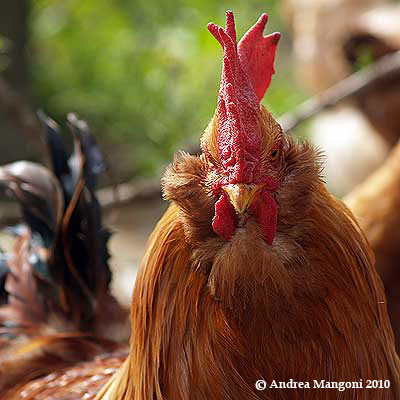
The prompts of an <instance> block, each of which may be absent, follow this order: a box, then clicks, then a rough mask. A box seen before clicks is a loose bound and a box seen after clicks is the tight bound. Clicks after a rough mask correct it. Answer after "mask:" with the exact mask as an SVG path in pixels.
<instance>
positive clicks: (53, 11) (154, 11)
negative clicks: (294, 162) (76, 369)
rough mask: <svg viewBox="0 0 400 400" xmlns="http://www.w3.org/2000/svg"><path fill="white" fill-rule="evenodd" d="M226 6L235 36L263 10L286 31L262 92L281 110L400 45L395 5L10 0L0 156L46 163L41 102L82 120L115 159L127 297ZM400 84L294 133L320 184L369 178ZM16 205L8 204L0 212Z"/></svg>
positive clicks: (203, 92) (0, 94)
mask: <svg viewBox="0 0 400 400" xmlns="http://www.w3.org/2000/svg"><path fill="white" fill-rule="evenodd" d="M227 9H233V10H234V11H235V14H236V24H237V31H238V36H239V37H241V35H242V34H243V33H244V32H245V30H246V29H247V28H248V27H250V26H251V25H252V24H253V23H254V22H255V21H256V19H257V18H258V17H259V15H260V14H261V13H262V12H265V11H266V12H268V13H269V15H270V21H269V23H268V25H267V29H268V32H274V31H280V32H282V39H281V43H280V45H279V49H278V53H277V62H276V71H277V73H276V74H275V76H274V78H273V80H272V84H271V87H270V89H269V90H268V92H267V95H266V97H265V99H264V104H265V105H266V106H267V108H268V109H269V110H270V111H272V113H273V114H274V115H275V116H276V117H278V118H279V117H281V116H282V115H284V114H286V113H290V112H294V111H296V110H298V107H299V106H300V105H301V104H302V103H303V102H304V101H306V100H307V99H310V98H312V99H313V101H314V100H315V101H316V102H317V103H318V102H320V101H321V93H325V90H327V89H328V88H330V87H332V86H334V85H336V84H337V83H338V82H341V81H342V80H343V79H345V78H346V77H348V76H350V75H351V74H353V73H357V72H359V71H362V70H363V69H364V68H368V67H369V66H370V65H372V64H373V63H374V62H376V61H378V60H380V59H381V58H383V57H385V56H388V55H390V54H395V53H396V52H397V51H398V49H399V48H400V24H399V23H398V21H400V3H399V2H398V1H382V0H285V1H278V0H269V1H253V0H248V1H246V2H240V3H239V2H236V4H232V2H228V1H218V2H215V1H205V0H202V1H195V0H192V1H185V0H170V1H169V2H160V1H152V0H135V1H132V0H131V1H127V0H115V1H112V2H111V1H106V0H96V1H94V0H86V1H79V0H35V1H32V0H18V1H11V0H3V3H2V13H1V14H0V132H1V145H0V150H1V151H0V163H1V164H5V163H8V162H11V161H14V160H17V159H29V160H33V161H38V162H42V163H45V162H46V158H45V152H44V149H43V146H42V144H41V142H40V134H37V133H38V132H37V131H38V129H37V121H36V119H35V115H34V114H33V113H34V112H35V111H36V110H38V109H41V110H44V111H45V113H47V114H48V115H50V116H51V117H52V118H53V119H54V120H56V121H57V122H58V123H59V124H60V125H61V126H62V127H63V126H64V125H65V122H64V121H65V116H66V114H67V113H68V112H71V111H73V112H76V113H78V115H79V116H80V117H82V118H84V119H85V120H87V122H88V123H89V125H90V127H91V129H92V130H93V132H95V134H96V136H97V138H98V142H99V144H100V147H101V148H102V150H103V151H104V153H105V156H106V159H107V161H108V164H109V165H110V172H109V173H108V174H106V176H105V177H104V178H103V180H102V181H101V182H100V186H101V188H102V189H101V190H100V192H99V197H100V200H101V202H102V203H103V205H105V215H106V219H107V223H108V225H110V226H111V227H112V229H113V231H114V236H113V240H112V243H111V247H112V256H113V259H112V260H113V265H114V270H115V271H117V273H116V274H115V277H114V288H115V291H116V292H117V295H118V296H119V297H120V299H121V300H122V301H123V302H124V303H126V304H127V303H129V297H130V290H131V287H132V284H133V277H134V274H135V271H136V267H137V265H138V263H139V261H140V257H141V255H142V253H143V250H144V245H145V242H146V239H147V237H148V234H149V233H150V232H151V230H152V228H153V227H154V224H155V223H156V222H157V220H158V219H159V217H160V216H161V215H162V213H163V211H164V209H165V207H166V205H165V204H164V203H163V202H162V201H161V199H160V194H159V190H158V189H157V187H158V186H157V185H158V181H159V177H160V175H161V174H162V171H163V169H164V167H165V165H166V164H167V163H168V162H169V161H170V160H171V157H172V155H173V153H174V152H175V151H176V150H178V149H196V145H197V144H198V139H199V137H200V135H201V133H202V131H203V129H204V128H205V126H206V125H207V123H208V121H209V120H210V118H211V116H212V114H213V112H214V109H215V105H216V95H217V91H218V85H219V78H220V71H221V49H220V46H219V44H218V43H217V42H216V41H215V39H214V38H213V37H212V36H211V35H210V34H209V32H208V30H207V23H208V22H210V21H213V22H216V23H218V24H221V25H223V24H224V15H225V10H227ZM345 88H346V86H345ZM339 89H340V88H339ZM399 89H400V66H399V68H397V72H396V70H395V71H394V73H391V74H389V75H388V76H387V77H386V78H385V79H383V80H382V79H381V80H380V81H379V82H378V83H375V84H372V85H371V84H370V85H369V86H368V85H367V86H366V89H365V90H362V91H359V92H356V93H355V94H354V95H353V96H347V95H343V96H342V97H343V98H340V99H339V100H338V101H335V107H330V108H329V110H326V109H325V107H324V106H323V107H320V108H322V109H323V110H322V112H318V113H317V112H316V113H315V114H316V115H315V116H314V117H313V118H312V119H307V121H305V123H303V124H299V125H298V126H297V128H296V129H295V130H293V134H296V135H299V136H305V137H307V138H308V139H310V140H312V141H313V142H314V143H315V144H316V145H317V146H319V147H321V148H322V149H323V151H324V152H325V154H326V168H325V179H326V181H327V183H328V185H329V187H330V189H331V190H332V191H333V192H334V193H335V194H336V195H338V196H343V195H345V194H346V193H348V192H349V191H351V190H352V189H353V188H354V187H355V186H356V185H357V184H359V183H360V182H362V181H363V180H364V179H365V178H366V177H367V176H368V175H369V174H370V173H371V172H372V171H374V170H375V169H376V168H377V167H378V166H379V165H381V164H382V163H383V162H384V160H385V159H386V157H387V155H388V154H389V152H390V149H391V147H393V146H394V145H395V143H396V142H397V140H398V137H399V135H400V108H399V106H400V94H399V93H400V92H399ZM342 92H343V90H342ZM342 92H340V90H339V92H338V93H339V97H341V95H340V93H342ZM344 92H346V91H344ZM335 93H336V94H337V92H335ZM290 117H294V118H295V117H296V115H295V114H290ZM283 120H285V121H287V120H288V119H287V114H286V116H285V117H284V118H283ZM66 139H67V140H70V138H69V137H68V135H66ZM121 183H122V184H124V185H122V186H120V188H119V190H114V189H113V187H114V186H115V185H117V184H121ZM15 213H16V211H15V208H14V206H13V205H10V204H8V203H6V202H2V203H0V220H1V219H4V220H8V219H12V218H14V214H15ZM3 241H5V242H6V241H7V240H6V239H4V240H3ZM3 246H4V245H3Z"/></svg>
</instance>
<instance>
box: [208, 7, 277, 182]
mask: <svg viewBox="0 0 400 400" xmlns="http://www.w3.org/2000/svg"><path fill="white" fill-rule="evenodd" d="M267 20H268V17H267V15H266V14H263V15H262V16H261V17H260V19H259V20H258V21H257V23H256V24H255V25H254V26H253V27H252V28H251V29H250V30H249V31H248V32H247V33H246V34H245V35H244V37H243V39H242V40H241V41H240V43H239V45H237V42H236V30H235V21H234V17H233V12H232V11H227V12H226V27H225V29H223V28H221V27H220V26H218V25H215V24H212V23H210V24H208V30H209V31H210V32H211V33H212V34H213V36H214V37H215V38H216V39H217V40H218V42H219V43H220V44H221V46H222V48H223V50H224V56H223V67H222V76H221V84H220V89H219V95H218V107H217V116H218V126H217V131H218V133H217V134H218V139H217V142H218V150H219V155H220V159H221V162H222V166H223V168H224V170H225V171H226V173H227V174H228V177H229V181H230V183H237V182H249V181H252V180H253V176H254V173H255V172H256V170H257V167H258V165H259V161H260V158H261V153H262V139H261V135H260V134H259V129H260V128H259V122H258V115H259V112H260V101H261V99H262V97H263V96H264V93H265V91H266V90H267V88H268V86H269V84H270V82H271V77H272V74H273V73H274V67H273V62H274V58H275V50H276V46H277V44H278V41H279V38H280V34H279V33H274V34H272V35H269V36H266V37H264V36H263V31H264V28H265V25H266V23H267Z"/></svg>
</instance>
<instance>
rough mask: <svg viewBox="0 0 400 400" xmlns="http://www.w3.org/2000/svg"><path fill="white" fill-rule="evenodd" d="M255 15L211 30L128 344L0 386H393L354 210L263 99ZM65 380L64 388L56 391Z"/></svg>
mask: <svg viewBox="0 0 400 400" xmlns="http://www.w3.org/2000/svg"><path fill="white" fill-rule="evenodd" d="M266 23H267V15H266V14H263V15H262V16H261V17H260V19H259V20H258V21H257V23H256V24H255V25H254V26H253V27H252V28H251V29H250V30H249V31H248V32H247V33H246V34H245V36H244V37H243V38H242V39H241V40H240V42H239V44H237V41H236V32H235V24H234V17H233V13H232V12H230V11H229V12H227V15H226V27H225V29H223V28H222V27H219V26H217V25H215V24H210V25H209V30H210V32H211V33H212V34H213V35H214V37H215V38H216V39H217V40H218V41H219V43H220V44H221V45H222V48H223V52H224V56H223V68H222V78H221V85H220V90H219V95H218V102H217V110H216V112H215V114H214V116H213V118H212V120H211V122H210V124H209V125H208V127H207V129H206V130H205V133H204V135H203V137H202V140H201V147H202V154H201V155H200V156H191V155H188V154H185V153H180V154H178V155H177V156H176V158H175V160H174V161H173V163H172V165H171V166H170V167H169V168H168V169H167V171H166V173H165V176H164V178H163V181H162V186H163V193H164V197H165V199H166V200H168V201H170V202H171V205H170V207H169V209H168V210H167V212H166V213H165V215H164V216H163V217H162V219H161V220H160V221H159V223H158V224H157V226H156V228H155V230H154V231H153V233H152V235H151V237H150V238H149V242H148V245H147V250H146V253H145V256H144V258H143V261H142V267H141V271H140V273H139V275H138V277H137V280H136V283H135V288H134V293H133V301H132V306H131V328H132V334H131V341H130V352H129V355H127V357H126V359H125V358H124V357H125V356H124V355H122V354H120V355H106V356H104V357H102V358H101V359H100V358H98V359H96V360H95V361H92V362H86V363H83V364H80V365H77V366H75V367H74V368H73V369H66V370H64V371H61V372H57V373H55V374H51V375H50V376H47V377H44V378H41V379H37V380H34V381H32V382H30V383H29V384H26V385H22V386H19V387H18V388H16V389H14V391H11V392H8V393H7V394H5V397H4V398H5V399H18V398H20V397H18V393H23V395H24V399H47V398H51V399H65V398H68V399H81V398H84V399H92V398H94V393H95V392H96V391H97V390H98V389H97V388H98V387H99V386H100V385H101V384H102V383H103V382H104V379H105V377H106V374H107V373H110V371H114V370H116V368H117V367H118V366H119V368H118V369H117V370H116V372H115V374H114V375H113V376H112V378H111V379H109V381H108V382H107V383H106V384H105V385H104V386H103V387H102V388H101V389H100V390H99V391H98V392H97V395H96V397H95V398H96V400H100V399H103V400H105V399H107V400H117V399H119V400H122V399H124V400H132V399H134V400H149V399H157V400H161V399H166V400H188V399H208V400H214V399H215V400H217V399H218V400H220V399H232V400H239V399H240V400H244V399H246V400H247V399H252V400H257V399H258V400H260V399H270V400H271V399H304V398H307V399H319V400H321V399H337V398H339V397H340V398H341V399H359V400H362V399H372V398H373V399H374V400H383V399H391V400H392V399H396V398H398V397H399V394H400V391H399V367H400V364H399V360H398V357H397V354H396V352H395V349H394V339H393V333H392V330H391V327H390V324H389V320H388V315H387V310H386V305H385V295H384V291H383V288H382V283H381V281H380V279H379V277H378V275H377V273H376V271H375V269H374V267H373V256H372V253H371V250H370V248H369V246H368V244H367V241H366V239H365V238H364V236H363V234H362V233H361V231H360V229H359V227H358V226H357V224H356V223H355V221H354V218H353V216H352V214H351V213H350V211H349V210H348V209H347V208H346V207H345V206H344V205H343V204H342V203H341V202H340V201H338V200H336V199H334V198H333V197H332V196H331V195H330V194H329V193H328V191H327V190H326V188H325V186H324V184H323V182H322V180H321V177H320V173H321V157H320V155H319V154H318V153H317V152H316V151H315V150H314V149H313V148H312V147H311V146H310V145H308V144H307V143H302V144H299V143H296V142H295V141H294V139H293V138H291V137H289V136H287V135H284V134H283V133H282V130H281V127H280V126H279V124H278V123H277V122H276V121H275V119H274V118H273V117H272V115H271V114H270V113H269V112H268V111H267V110H266V109H265V108H264V107H263V106H262V105H260V101H261V99H262V98H263V96H264V93H265V91H266V90H267V88H268V86H269V83H270V81H271V77H272V74H273V72H274V68H273V62H274V58H275V50H276V47H277V43H278V40H279V34H278V33H274V34H271V35H268V36H265V37H264V36H263V31H264V28H265V25H266ZM262 379H265V380H266V381H267V382H271V381H272V380H276V381H283V382H288V381H289V380H290V379H293V380H294V381H297V382H309V383H311V384H313V380H317V381H321V380H326V381H332V382H339V381H343V382H348V381H357V382H359V381H360V380H361V381H363V382H364V384H365V385H366V384H367V379H382V380H389V381H390V388H388V389H380V390H379V389H368V388H366V387H365V385H364V388H363V389H346V391H344V392H338V390H337V389H325V390H321V389H315V388H314V389H313V388H310V389H304V388H297V389H291V390H287V391H286V390H279V389H270V388H268V387H267V388H266V389H265V390H264V391H259V390H257V389H256V387H255V383H256V381H257V380H262ZM67 393H68V395H67Z"/></svg>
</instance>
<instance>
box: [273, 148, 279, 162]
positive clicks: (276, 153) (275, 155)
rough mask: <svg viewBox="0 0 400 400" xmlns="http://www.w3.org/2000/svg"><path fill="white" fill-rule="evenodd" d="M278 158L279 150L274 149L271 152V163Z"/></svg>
mask: <svg viewBox="0 0 400 400" xmlns="http://www.w3.org/2000/svg"><path fill="white" fill-rule="evenodd" d="M278 156H279V150H278V149H274V150H272V151H271V161H275V160H276V159H277V158H278Z"/></svg>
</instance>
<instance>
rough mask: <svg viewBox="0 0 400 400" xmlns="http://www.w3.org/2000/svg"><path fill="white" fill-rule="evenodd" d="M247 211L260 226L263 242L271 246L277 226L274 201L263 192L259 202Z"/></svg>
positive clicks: (276, 212) (276, 208)
mask: <svg viewBox="0 0 400 400" xmlns="http://www.w3.org/2000/svg"><path fill="white" fill-rule="evenodd" d="M249 211H250V213H252V214H253V215H254V216H255V218H256V221H257V222H258V223H259V224H260V225H261V228H262V231H263V235H264V240H265V241H266V242H267V243H268V244H269V245H271V244H272V242H273V241H274V239H275V235H276V228H277V224H278V207H277V205H276V202H275V200H274V199H273V198H272V196H271V195H270V194H269V193H268V192H267V191H264V192H262V193H261V195H260V199H259V201H257V202H255V203H253V204H252V205H251V206H250V208H249Z"/></svg>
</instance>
